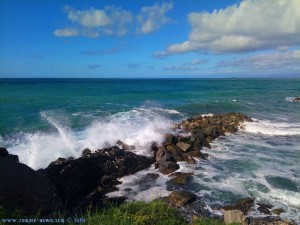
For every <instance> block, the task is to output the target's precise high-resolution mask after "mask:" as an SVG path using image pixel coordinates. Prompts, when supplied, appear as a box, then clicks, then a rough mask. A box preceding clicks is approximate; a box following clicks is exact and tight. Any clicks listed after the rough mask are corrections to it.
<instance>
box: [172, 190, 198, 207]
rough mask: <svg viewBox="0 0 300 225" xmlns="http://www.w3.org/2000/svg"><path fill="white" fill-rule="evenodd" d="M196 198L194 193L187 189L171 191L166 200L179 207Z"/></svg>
mask: <svg viewBox="0 0 300 225" xmlns="http://www.w3.org/2000/svg"><path fill="white" fill-rule="evenodd" d="M196 198H197V197H196V195H195V194H193V193H191V192H189V191H173V192H172V193H171V194H170V195H169V196H168V197H167V200H168V202H169V203H170V204H171V205H173V206H176V207H180V206H183V205H186V204H188V203H191V202H193V201H194V200H196Z"/></svg>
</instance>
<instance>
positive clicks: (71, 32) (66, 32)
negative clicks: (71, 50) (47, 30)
mask: <svg viewBox="0 0 300 225" xmlns="http://www.w3.org/2000/svg"><path fill="white" fill-rule="evenodd" d="M54 35H55V36H58V37H71V36H78V35H79V32H78V30H77V29H75V28H64V29H56V30H55V31H54Z"/></svg>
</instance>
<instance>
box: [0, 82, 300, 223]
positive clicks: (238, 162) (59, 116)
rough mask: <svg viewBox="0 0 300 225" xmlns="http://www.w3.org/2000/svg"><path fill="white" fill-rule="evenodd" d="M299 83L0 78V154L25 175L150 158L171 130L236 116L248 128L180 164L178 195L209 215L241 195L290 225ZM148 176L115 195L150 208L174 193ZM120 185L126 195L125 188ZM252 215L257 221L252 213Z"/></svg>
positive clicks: (297, 184) (297, 212)
mask: <svg viewBox="0 0 300 225" xmlns="http://www.w3.org/2000/svg"><path fill="white" fill-rule="evenodd" d="M298 96H300V79H299V78H294V79H271V78H270V79H257V78H251V79H250V78H249V79H246V78H245V79H239V78H230V79H0V146H3V147H6V148H7V149H8V151H9V152H10V153H11V154H17V155H18V156H19V159H20V162H22V163H24V164H26V165H28V166H30V167H32V168H33V169H39V168H45V167H47V166H48V165H49V163H50V162H51V161H53V160H56V159H57V158H58V157H65V158H68V157H79V156H80V155H81V152H82V150H83V149H84V148H89V149H91V150H92V151H94V150H96V149H98V148H103V147H108V146H112V145H115V143H116V142H117V141H118V140H122V141H123V142H125V143H127V144H130V145H135V146H136V149H135V150H133V151H134V152H135V153H137V154H143V155H151V154H152V153H151V151H150V150H149V146H150V144H151V143H152V142H154V141H155V142H158V143H160V142H162V141H163V137H164V134H166V133H168V132H171V131H172V127H173V125H174V124H175V123H176V122H179V121H181V120H183V119H186V118H189V117H192V116H196V115H202V114H221V113H228V112H241V113H244V114H246V115H248V116H250V117H251V118H253V120H254V122H251V123H250V122H247V123H244V124H243V126H242V128H241V129H240V130H239V131H238V132H237V133H235V134H227V135H226V136H224V137H221V138H218V139H216V140H214V141H213V142H212V144H211V145H212V148H211V149H203V152H206V153H208V154H209V156H210V157H209V159H208V160H199V161H198V162H197V163H196V164H195V165H191V164H187V163H182V162H181V163H180V166H181V169H180V170H181V171H183V172H193V173H194V174H195V175H194V176H193V178H192V180H191V181H190V183H189V184H188V185H186V186H182V187H180V188H181V189H186V190H189V191H192V192H194V193H195V194H196V195H198V196H199V198H201V199H203V201H205V205H206V207H207V209H209V210H211V212H213V213H216V214H217V213H220V212H217V211H216V210H215V209H216V208H217V207H218V206H220V205H224V204H231V203H234V202H235V201H237V200H239V199H241V198H244V197H253V198H255V199H256V202H257V203H268V204H272V205H273V206H274V207H276V208H282V209H284V212H283V213H282V214H281V217H282V218H284V219H292V220H294V221H296V222H297V223H299V224H300V102H294V101H293V98H294V97H298ZM148 172H157V170H156V169H155V168H154V166H152V167H151V168H149V169H147V170H145V171H141V172H139V173H137V174H134V175H131V176H127V177H123V178H121V179H120V180H121V181H122V182H123V184H121V185H120V187H119V188H120V190H119V191H118V192H115V193H112V194H111V195H125V196H127V197H128V198H129V199H131V200H144V201H151V200H153V199H155V198H157V197H161V196H167V195H168V194H169V193H170V192H171V191H172V189H174V187H170V185H168V180H169V179H170V178H169V177H168V176H164V175H160V177H159V178H158V179H157V180H156V181H155V182H153V183H152V185H149V186H146V187H145V186H143V187H142V186H141V185H140V182H139V180H140V179H142V177H143V176H144V175H145V174H146V173H148ZM129 187H130V188H129ZM257 216H263V215H261V214H259V213H258V212H257Z"/></svg>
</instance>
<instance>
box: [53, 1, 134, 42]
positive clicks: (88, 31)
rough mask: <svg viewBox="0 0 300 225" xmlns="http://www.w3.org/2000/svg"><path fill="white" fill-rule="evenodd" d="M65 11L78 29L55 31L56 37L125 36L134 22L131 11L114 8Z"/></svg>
mask: <svg viewBox="0 0 300 225" xmlns="http://www.w3.org/2000/svg"><path fill="white" fill-rule="evenodd" d="M65 11H66V13H67V16H68V19H69V20H70V21H72V22H73V23H74V24H75V25H76V28H64V29H57V30H55V31H54V35H56V36H79V35H80V36H86V37H91V38H95V37H98V36H99V35H100V34H101V33H102V34H106V35H117V36H123V35H125V34H126V33H127V32H128V29H129V28H128V25H129V24H131V23H132V22H133V16H132V13H131V12H130V11H127V10H123V9H122V8H117V7H114V6H106V7H104V8H103V9H95V8H90V9H87V10H77V9H74V8H72V7H69V6H67V7H65Z"/></svg>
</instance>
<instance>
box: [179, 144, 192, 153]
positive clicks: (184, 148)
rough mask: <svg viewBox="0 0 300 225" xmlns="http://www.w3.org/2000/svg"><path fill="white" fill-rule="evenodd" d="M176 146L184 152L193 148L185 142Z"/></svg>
mask: <svg viewBox="0 0 300 225" xmlns="http://www.w3.org/2000/svg"><path fill="white" fill-rule="evenodd" d="M176 146H177V147H178V148H180V149H181V150H182V151H184V152H186V151H188V150H189V149H190V148H191V145H190V144H188V143H185V142H178V143H177V144H176Z"/></svg>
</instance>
